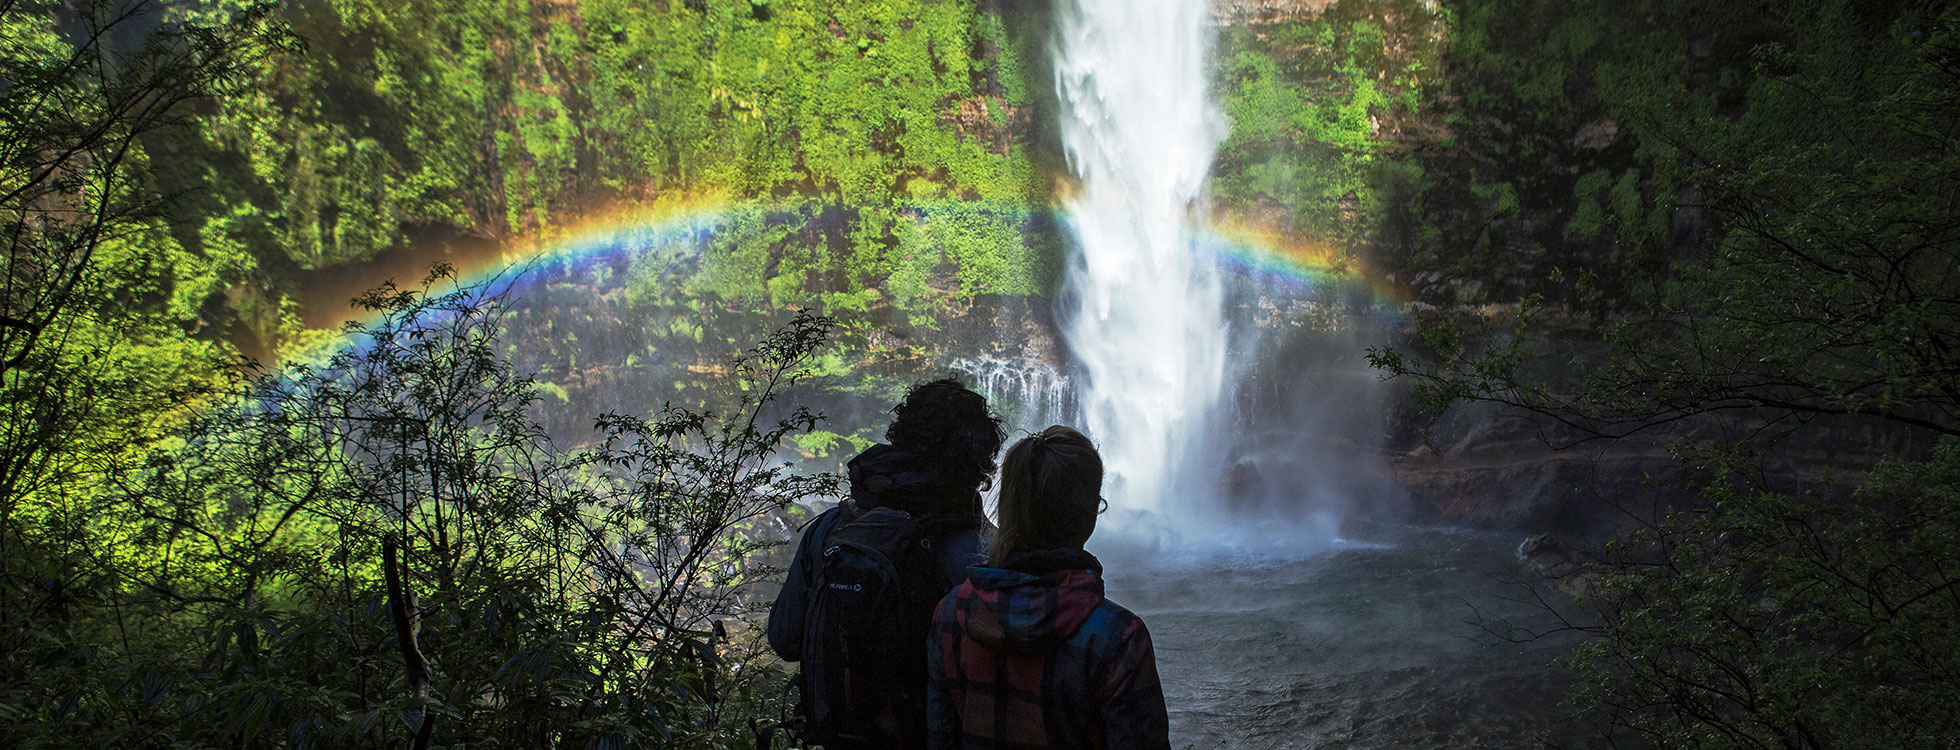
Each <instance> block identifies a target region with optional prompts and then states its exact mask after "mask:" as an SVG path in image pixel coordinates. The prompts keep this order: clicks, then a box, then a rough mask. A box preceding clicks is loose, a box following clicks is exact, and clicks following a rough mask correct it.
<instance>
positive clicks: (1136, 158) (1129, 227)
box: [1054, 0, 1228, 512]
mask: <svg viewBox="0 0 1960 750" xmlns="http://www.w3.org/2000/svg"><path fill="white" fill-rule="evenodd" d="M1209 20H1210V19H1209V5H1208V3H1207V2H1206V0H1143V1H1141V2H1139V1H1138V0H1069V1H1068V2H1065V3H1063V4H1062V7H1061V8H1060V13H1059V21H1060V23H1059V35H1058V37H1057V41H1056V46H1055V50H1054V59H1055V85H1056V92H1057V94H1058V95H1059V97H1060V100H1061V109H1062V121H1061V134H1062V146H1063V148H1064V150H1065V152H1066V153H1067V155H1068V159H1069V164H1070V166H1071V167H1072V168H1073V169H1074V171H1075V174H1076V176H1077V177H1078V178H1079V179H1080V186H1081V187H1080V192H1079V193H1078V194H1076V195H1075V196H1073V198H1071V199H1070V200H1069V201H1068V202H1067V206H1066V208H1067V216H1068V224H1069V227H1070V229H1071V230H1072V231H1073V233H1074V235H1075V247H1076V252H1075V253H1074V255H1073V256H1072V257H1071V259H1070V263H1069V267H1068V271H1067V276H1066V279H1065V284H1066V291H1065V293H1064V297H1063V299H1064V302H1063V305H1064V307H1065V309H1064V310H1063V311H1062V314H1063V336H1064V339H1065V340H1066V342H1067V344H1068V348H1069V352H1070V354H1071V355H1072V356H1073V358H1074V360H1075V362H1076V363H1077V364H1078V365H1079V366H1080V367H1081V369H1082V374H1083V377H1084V380H1085V382H1083V383H1081V384H1080V386H1081V387H1080V390H1079V391H1078V395H1079V399H1080V404H1081V410H1082V422H1083V426H1085V427H1086V428H1087V430H1088V432H1089V434H1090V436H1091V437H1092V438H1093V439H1094V440H1095V441H1096V443H1097V444H1098V445H1099V446H1100V448H1101V452H1102V456H1103V461H1104V464H1105V466H1106V470H1107V472H1108V474H1109V479H1108V481H1107V482H1106V483H1105V486H1104V489H1105V494H1107V495H1108V497H1109V498H1110V502H1111V504H1112V505H1115V506H1117V507H1120V508H1126V509H1130V510H1139V511H1151V512H1158V511H1164V510H1167V509H1170V508H1172V507H1174V506H1175V505H1176V504H1177V502H1178V498H1180V497H1182V496H1184V495H1186V494H1188V493H1189V492H1190V491H1191V490H1193V489H1196V488H1195V487H1193V486H1192V485H1194V484H1197V482H1193V481H1191V480H1192V479H1193V475H1192V474H1191V472H1193V471H1194V470H1195V471H1214V472H1215V470H1216V465H1215V461H1212V460H1206V458H1205V457H1202V456H1200V455H1199V454H1201V453H1209V452H1210V451H1209V450H1207V449H1209V448H1210V447H1211V446H1213V445H1215V444H1216V441H1215V440H1212V439H1211V437H1212V436H1211V435H1210V433H1211V432H1212V427H1213V426H1212V424H1211V422H1212V421H1213V420H1212V414H1213V412H1214V411H1215V410H1216V408H1217V406H1218V405H1219V402H1220V400H1221V391H1222V390H1223V387H1224V379H1225V378H1224V369H1225V368H1224V362H1225V351H1226V339H1227V335H1228V331H1227V326H1226V323H1225V320H1224V316H1223V314H1222V312H1221V297H1222V295H1221V292H1220V288H1219V280H1218V276H1217V272H1216V271H1215V270H1214V269H1213V267H1212V266H1211V264H1209V263H1207V262H1204V261H1202V260H1201V259H1199V258H1196V257H1194V256H1195V252H1194V250H1195V247H1194V240H1195V238H1196V236H1197V234H1196V226H1195V224H1196V223H1197V222H1198V221H1199V220H1200V214H1201V211H1200V210H1199V209H1200V208H1201V206H1199V205H1197V203H1198V200H1199V198H1200V196H1201V194H1202V192H1203V189H1204V182H1205V176H1206V174H1207V173H1208V172H1209V171H1210V168H1211V162H1212V156H1213V153H1214V152H1215V151H1216V149H1217V147H1218V143H1219V141H1220V140H1222V139H1223V137H1224V135H1225V129H1226V126H1225V122H1224V117H1223V115H1222V114H1221V113H1220V111H1219V109H1218V107H1217V105H1216V104H1215V103H1214V102H1213V101H1212V99H1211V96H1210V77H1209V74H1208V72H1207V68H1206V62H1207V60H1206V58H1207V56H1208V55H1209V53H1210V36H1211V29H1210V27H1209Z"/></svg>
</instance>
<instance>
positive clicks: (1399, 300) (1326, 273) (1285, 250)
mask: <svg viewBox="0 0 1960 750" xmlns="http://www.w3.org/2000/svg"><path fill="white" fill-rule="evenodd" d="M1211 228H1212V231H1211V232H1209V233H1207V235H1205V236H1204V237H1202V238H1201V239H1200V240H1199V245H1200V247H1202V248H1203V249H1205V250H1206V251H1208V252H1210V253H1211V254H1212V255H1213V257H1215V258H1216V259H1217V261H1218V264H1219V266H1220V267H1222V268H1224V269H1226V270H1228V271H1232V272H1235V273H1238V274H1240V275H1243V276H1247V277H1251V278H1254V279H1258V280H1261V281H1265V282H1268V283H1271V284H1273V285H1274V286H1277V287H1279V288H1281V289H1284V290H1287V291H1290V292H1293V293H1295V294H1301V295H1312V296H1322V295H1325V294H1327V293H1328V292H1331V291H1334V290H1342V291H1352V290H1360V291H1363V292H1365V293H1366V296H1367V298H1368V300H1369V301H1370V302H1371V303H1372V305H1371V306H1372V307H1373V309H1374V311H1375V312H1389V313H1400V312H1401V311H1403V310H1405V309H1406V308H1407V307H1408V305H1409V303H1410V302H1411V301H1413V300H1412V298H1411V296H1410V295H1409V293H1408V291H1407V290H1406V289H1404V288H1402V287H1400V286H1397V285H1395V284H1393V283H1390V282H1389V281H1388V280H1387V279H1385V278H1381V277H1380V275H1379V274H1375V273H1372V272H1370V270H1369V269H1367V268H1365V267H1364V266H1362V265H1361V264H1360V262H1359V261H1358V260H1357V259H1356V258H1354V257H1352V256H1349V255H1347V254H1345V253H1343V252H1341V251H1340V249H1339V248H1336V247H1335V246H1334V245H1333V244H1332V243H1329V242H1324V241H1316V240H1311V239H1305V238H1300V237H1297V236H1294V235H1292V234H1290V233H1287V232H1282V231H1279V230H1275V229H1271V228H1268V227H1264V226H1260V225H1258V224H1254V223H1252V222H1249V221H1246V220H1243V219H1237V218H1233V217H1230V216H1221V217H1216V218H1214V219H1213V221H1212V224H1211Z"/></svg>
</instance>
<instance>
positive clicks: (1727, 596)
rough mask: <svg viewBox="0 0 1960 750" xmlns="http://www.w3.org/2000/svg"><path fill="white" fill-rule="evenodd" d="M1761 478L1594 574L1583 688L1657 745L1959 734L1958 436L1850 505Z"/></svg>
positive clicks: (1849, 742) (1581, 666) (1902, 743)
mask: <svg viewBox="0 0 1960 750" xmlns="http://www.w3.org/2000/svg"><path fill="white" fill-rule="evenodd" d="M1759 486H1760V484H1758V483H1757V482H1754V481H1743V480H1742V478H1741V477H1738V476H1735V475H1730V476H1729V477H1727V479H1726V480H1725V481H1721V482H1718V483H1717V484H1716V485H1715V488H1714V489H1713V490H1712V492H1711V494H1710V500H1711V502H1710V504H1709V505H1708V506H1707V507H1705V508H1700V509H1697V510H1694V511H1691V512H1683V513H1680V514H1677V515H1675V516H1673V517H1671V518H1669V519H1668V520H1667V521H1666V522H1664V523H1661V524H1659V525H1657V526H1655V527H1653V528H1650V529H1643V530H1641V531H1639V532H1637V533H1635V534H1633V535H1632V536H1630V537H1629V538H1627V539H1626V540H1624V541H1622V542H1620V543H1619V544H1620V546H1619V548H1618V551H1619V552H1620V555H1619V556H1617V557H1615V558H1613V560H1612V561H1611V562H1605V563H1600V564H1597V565H1595V566H1593V570H1592V579H1591V580H1592V581H1593V584H1592V593H1591V594H1590V595H1589V598H1590V600H1591V601H1592V602H1593V604H1594V606H1595V607H1597V608H1598V609H1599V610H1600V611H1601V612H1603V613H1605V616H1604V619H1603V622H1602V623H1601V624H1600V626H1599V628H1598V633H1599V635H1600V636H1601V637H1600V638H1598V639H1596V640H1592V641H1590V642H1588V643H1587V644H1585V645H1584V646H1582V647H1581V648H1580V650H1579V652H1578V653H1577V654H1576V655H1575V657H1574V660H1573V661H1574V666H1575V667H1576V668H1577V669H1578V670H1579V671H1580V673H1581V674H1583V675H1584V676H1585V678H1586V680H1585V685H1586V687H1585V688H1584V689H1583V691H1582V693H1581V695H1582V696H1583V697H1585V698H1586V699H1588V700H1590V701H1593V702H1595V703H1598V704H1602V705H1610V706H1622V707H1627V708H1628V709H1629V710H1626V711H1624V712H1623V713H1621V714H1619V715H1617V717H1616V719H1617V721H1618V722H1619V723H1621V724H1622V725H1624V726H1626V727H1627V728H1630V729H1633V730H1635V731H1636V732H1638V733H1639V734H1640V735H1642V736H1643V737H1645V738H1646V739H1647V740H1648V741H1649V742H1651V743H1652V744H1653V745H1654V746H1655V747H1696V748H1766V747H1844V748H1874V749H1876V748H1898V747H1939V746H1942V745H1944V744H1946V743H1947V742H1949V741H1950V740H1951V738H1952V737H1954V736H1955V733H1956V732H1960V710H1956V708H1955V707H1956V706H1960V680H1956V679H1955V678H1954V674H1955V670H1956V667H1960V664H1956V663H1955V661H1954V660H1955V658H1956V655H1960V635H1957V634H1956V631H1955V630H1954V629H1953V622H1954V620H1955V619H1956V618H1960V599H1956V598H1955V597H1954V596H1953V595H1952V592H1953V589H1954V588H1955V586H1956V585H1960V581H1956V580H1955V579H1954V578H1953V575H1954V571H1955V570H1956V569H1960V443H1956V442H1955V441H1952V440H1948V441H1946V442H1944V443H1942V444H1941V445H1940V447H1939V448H1938V449H1937V450H1936V451H1934V453H1933V455H1932V457H1931V458H1929V459H1928V460H1926V461H1924V462H1919V463H1906V462H1900V461H1893V462H1888V463H1887V464H1885V465H1883V466H1881V467H1879V468H1878V469H1877V470H1876V471H1874V472H1872V474H1871V475H1870V476H1869V477H1868V479H1867V482H1866V484H1865V486H1864V487H1863V488H1861V489H1860V490H1859V491H1858V493H1857V495H1856V496H1855V497H1853V498H1852V500H1851V502H1848V503H1847V502H1842V501H1827V500H1822V499H1819V498H1813V497H1789V496H1784V495H1778V494H1775V493H1770V492H1764V491H1761V490H1758V489H1753V488H1754V487H1759ZM1636 707H1637V708H1636ZM1683 717H1692V720H1689V721H1683V720H1682V718H1683Z"/></svg>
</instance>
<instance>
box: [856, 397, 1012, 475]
mask: <svg viewBox="0 0 1960 750" xmlns="http://www.w3.org/2000/svg"><path fill="white" fill-rule="evenodd" d="M892 414H893V416H894V419H892V424H891V427H888V428H886V429H885V441H886V442H889V443H891V444H892V447H895V448H899V449H902V450H905V451H909V452H911V453H916V454H919V455H921V456H925V457H927V458H929V459H931V460H932V461H933V462H934V464H935V465H937V466H938V467H940V474H941V476H943V477H944V479H945V484H946V486H947V487H948V488H949V489H951V490H957V491H959V492H964V493H967V494H969V495H970V494H971V493H972V492H973V491H974V490H984V489H987V488H989V487H992V486H993V477H994V454H996V453H999V452H1000V445H1001V443H1004V442H1007V428H1006V427H1005V426H1003V425H1002V421H1001V418H1000V417H998V416H995V415H994V413H993V412H991V411H988V410H987V399H986V397H985V396H982V395H980V394H978V393H974V392H973V391H971V390H968V389H967V387H966V386H965V385H963V384H961V383H960V381H958V380H954V379H952V378H947V379H944V380H935V381H932V382H930V383H920V384H918V385H915V386H912V390H910V391H908V392H906V394H905V400H904V401H902V402H899V404H898V405H897V406H894V407H892Z"/></svg>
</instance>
